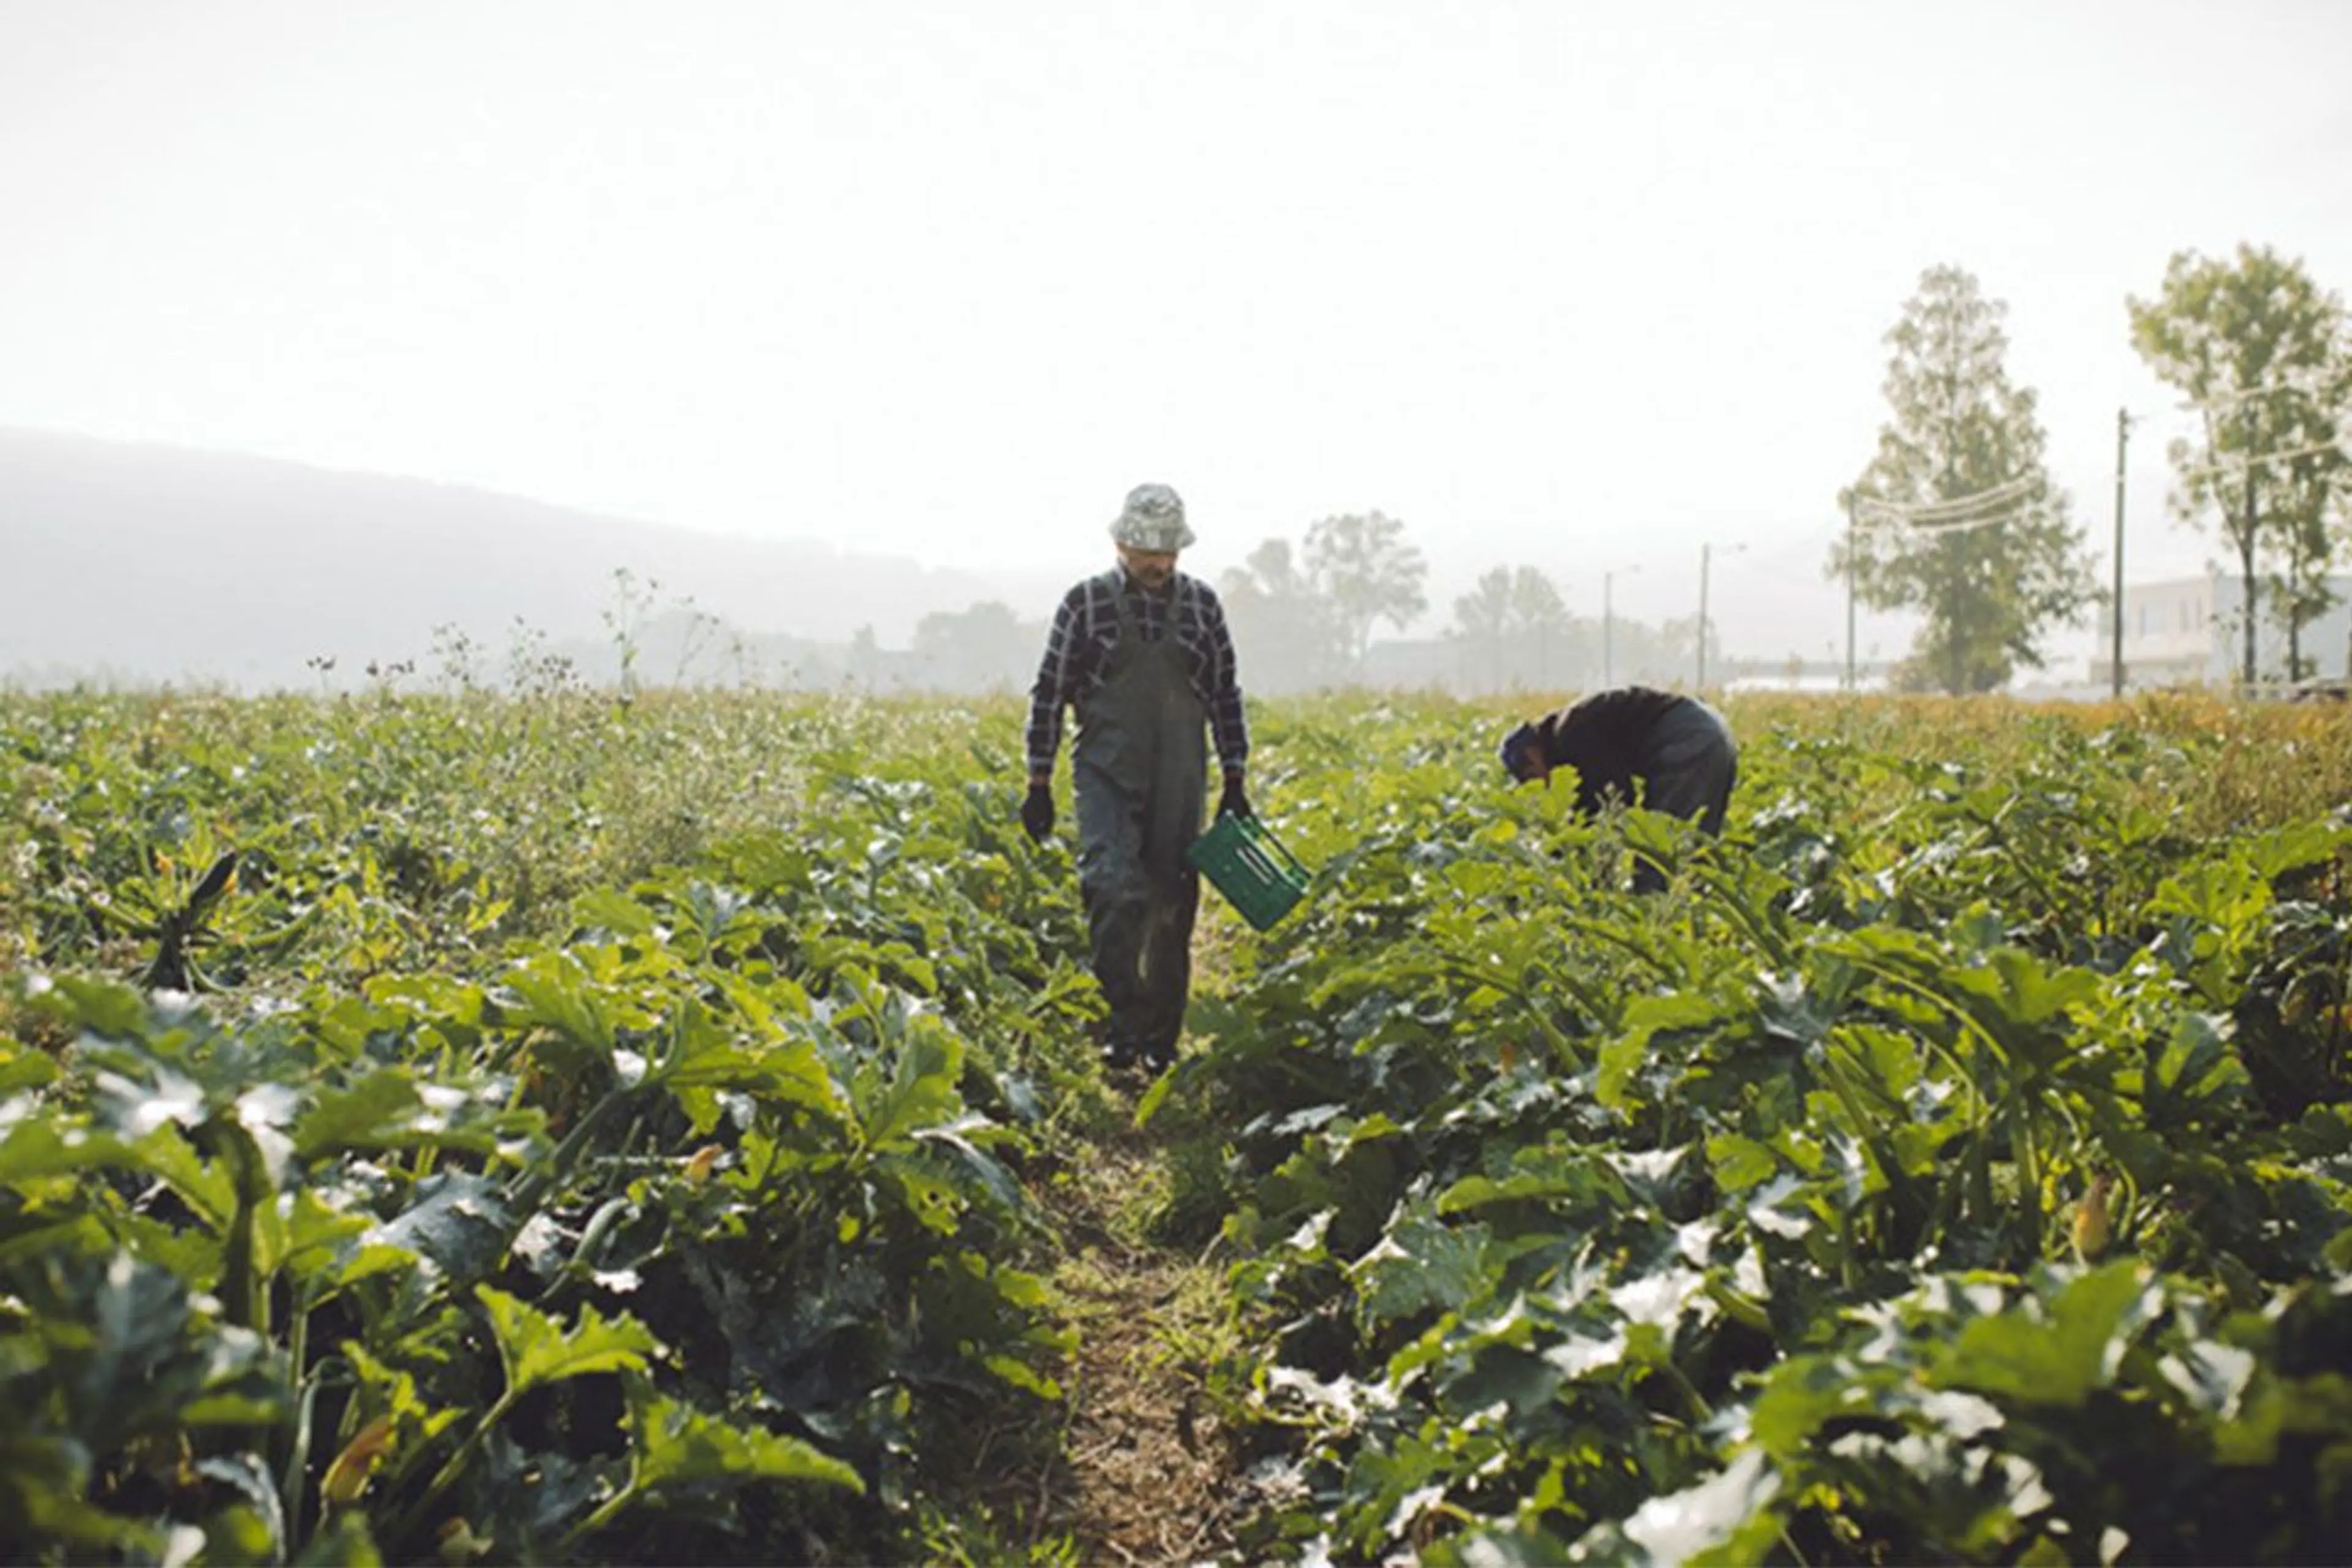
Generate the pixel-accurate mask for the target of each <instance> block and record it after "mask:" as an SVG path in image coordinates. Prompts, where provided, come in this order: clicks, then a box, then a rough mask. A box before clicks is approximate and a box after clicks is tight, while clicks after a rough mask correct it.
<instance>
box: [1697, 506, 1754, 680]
mask: <svg viewBox="0 0 2352 1568" xmlns="http://www.w3.org/2000/svg"><path fill="white" fill-rule="evenodd" d="M1747 548H1748V546H1746V545H1745V544H1727V545H1726V546H1724V550H1723V552H1724V553H1725V554H1726V555H1737V554H1738V553H1739V552H1741V551H1743V550H1745V549H1747ZM1714 552H1715V546H1714V545H1712V544H1708V543H1704V542H1702V543H1701V544H1700V545H1699V547H1698V684H1697V685H1696V686H1695V687H1694V688H1693V689H1694V690H1696V691H1705V690H1706V568H1707V561H1708V558H1709V557H1710V556H1712V555H1713V554H1714Z"/></svg>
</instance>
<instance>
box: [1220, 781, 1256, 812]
mask: <svg viewBox="0 0 2352 1568" xmlns="http://www.w3.org/2000/svg"><path fill="white" fill-rule="evenodd" d="M1217 815H1218V816H1256V815H1257V814H1256V813H1255V812H1254V811H1252V810H1251V809H1250V803H1249V796H1248V795H1245V794H1244V793H1243V791H1242V776H1241V774H1239V773H1234V775H1232V776H1231V777H1230V778H1228V779H1226V780H1225V793H1224V795H1223V796H1222V797H1221V798H1220V799H1219V800H1218V802H1217Z"/></svg>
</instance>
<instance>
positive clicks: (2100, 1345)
mask: <svg viewBox="0 0 2352 1568" xmlns="http://www.w3.org/2000/svg"><path fill="white" fill-rule="evenodd" d="M2156 1298H2157V1292H2156V1291H2155V1290H2154V1289H2153V1288H2152V1287H2150V1286H2149V1285H2148V1284H2147V1281H2146V1280H2145V1279H2143V1278H2142V1266H2141V1265H2140V1264H2139V1263H2138V1262H2137V1261H2136V1260H2134V1259H2130V1258H2123V1259H2119V1260H2117V1261H2116V1262H2114V1263H2110V1264H2107V1265H2105V1267H2103V1268H2095V1269H2093V1270H2091V1271H2089V1272H2087V1273H2085V1274H2083V1275H2082V1276H2080V1277H2079V1278H2077V1279H2073V1280H2071V1281H2070V1282H2068V1283H2067V1284H2066V1285H2065V1286H2064V1287H2063V1289H2061V1290H2060V1291H2059V1292H2058V1294H2057V1296H2056V1298H2055V1299H2054V1300H2051V1301H2050V1302H2049V1303H2048V1304H2047V1307H2046V1309H2045V1308H2044V1306H2043V1304H2042V1301H2041V1300H2038V1299H2035V1298H2028V1299H2027V1300H2024V1301H2022V1302H2021V1303H2019V1304H2018V1305H2016V1306H2013V1307H2011V1309H2010V1310H2007V1311H2005V1312H1999V1313H1995V1314H1992V1315H1990V1316H1986V1317H1981V1318H1976V1319H1973V1320H1971V1321H1969V1322H1968V1323H1966V1324H1964V1325H1962V1327H1961V1329H1960V1331H1959V1334H1958V1337H1957V1338H1956V1339H1955V1340H1953V1341H1952V1342H1951V1344H1950V1345H1949V1347H1948V1349H1947V1350H1946V1351H1945V1352H1944V1353H1943V1355H1942V1356H1941V1358H1940V1359H1939V1360H1938V1361H1937V1363H1936V1364H1935V1366H1934V1367H1933V1368H1932V1370H1931V1372H1930V1374H1929V1375H1930V1379H1931V1381H1932V1382H1934V1383H1935V1384H1937V1386H1939V1387H1944V1388H1967V1389H1974V1390H1976V1391H1977V1392H1979V1393H1980V1394H1992V1395H1995V1396H1998V1397H2002V1398H2007V1399H2012V1400H2016V1401H2018V1402H2020V1403H2021V1404H2026V1405H2080V1404H2081V1403H2082V1402H2083V1401H2084V1398H2086V1397H2087V1396H2088V1395H2089V1394H2090V1393H2091V1391H2092V1390H2093V1389H2095V1388H2102V1387H2105V1385H2106V1384H2107V1383H2108V1382H2109V1381H2110V1380H2111V1379H2112V1378H2113V1377H2114V1375H2115V1372H2116V1367H2117V1365H2119V1364H2120V1363H2121V1362H2122V1359H2123V1354H2124V1348H2125V1342H2126V1336H2127V1335H2128V1333H2129V1332H2130V1331H2131V1330H2132V1329H2133V1328H2135V1327H2137V1324H2138V1323H2139V1322H2140V1321H2143V1320H2144V1318H2145V1316H2146V1315H2147V1312H2148V1311H2149V1310H2152V1309H2153V1307H2154V1304H2155V1301H2156Z"/></svg>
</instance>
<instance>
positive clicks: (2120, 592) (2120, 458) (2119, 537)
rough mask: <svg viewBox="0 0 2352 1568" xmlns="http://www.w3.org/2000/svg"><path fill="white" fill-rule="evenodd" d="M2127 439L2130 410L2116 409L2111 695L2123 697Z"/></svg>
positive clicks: (2129, 425)
mask: <svg viewBox="0 0 2352 1568" xmlns="http://www.w3.org/2000/svg"><path fill="white" fill-rule="evenodd" d="M2130 440H2131V410H2130V409H2128V408H2118V409H2116V597H2115V616H2116V624H2115V647H2114V650H2113V652H2114V668H2113V669H2112V670H2111V671H2110V672H2109V673H2110V674H2111V675H2112V676H2113V678H2114V681H2115V695H2116V697H2121V696H2122V695H2123V694H2124V447H2125V446H2126V444H2127V443H2128V442H2129V441H2130Z"/></svg>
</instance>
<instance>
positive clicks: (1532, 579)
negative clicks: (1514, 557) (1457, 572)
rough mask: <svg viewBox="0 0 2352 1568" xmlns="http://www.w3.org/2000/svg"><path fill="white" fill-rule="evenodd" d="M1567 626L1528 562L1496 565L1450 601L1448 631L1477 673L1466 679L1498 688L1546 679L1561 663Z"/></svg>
mask: <svg viewBox="0 0 2352 1568" xmlns="http://www.w3.org/2000/svg"><path fill="white" fill-rule="evenodd" d="M1572 626H1573V623H1572V622H1571V621H1570V617H1569V614H1568V606H1567V605H1565V604H1564V603H1562V602H1561V600H1560V596H1559V589H1558V588H1556V587H1554V586H1553V585H1552V581H1551V579H1550V578H1549V577H1548V576H1546V575H1545V574H1543V573H1542V572H1541V571H1540V570H1538V568H1536V567H1533V566H1497V567H1496V568H1494V569H1493V570H1492V571H1490V572H1487V573H1486V574H1484V575H1482V576H1480V577H1479V579H1478V581H1477V583H1476V584H1475V586H1474V587H1472V588H1471V590H1470V592H1468V593H1466V594H1465V595H1461V596H1460V597H1459V598H1457V599H1455V600H1454V625H1453V626H1452V628H1451V630H1450V632H1449V634H1448V635H1449V636H1451V637H1454V639H1455V640H1456V641H1457V642H1459V643H1460V644H1461V645H1462V648H1463V652H1464V655H1465V658H1467V659H1468V660H1469V661H1470V662H1471V664H1472V666H1473V667H1474V668H1475V669H1476V671H1477V673H1478V679H1476V680H1475V681H1473V682H1472V684H1473V685H1474V686H1475V688H1476V689H1481V690H1486V691H1499V690H1501V689H1504V688H1505V687H1511V688H1514V689H1516V688H1517V687H1518V686H1521V685H1523V684H1524V685H1533V686H1536V687H1538V688H1541V687H1545V686H1549V684H1551V680H1552V676H1553V673H1554V671H1556V670H1558V669H1560V668H1565V666H1566V657H1565V656H1566V655H1567V654H1568V652H1569V649H1570V636H1571V632H1572Z"/></svg>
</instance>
